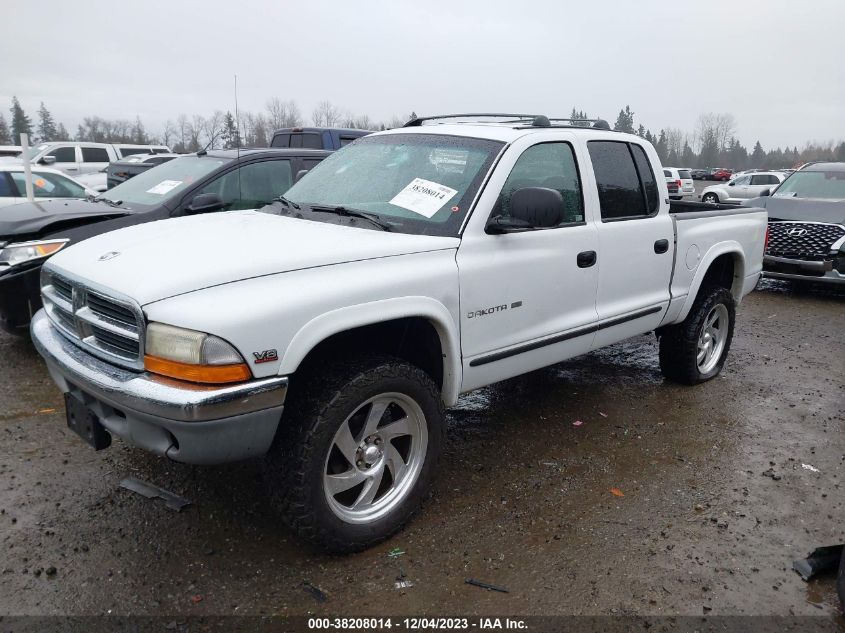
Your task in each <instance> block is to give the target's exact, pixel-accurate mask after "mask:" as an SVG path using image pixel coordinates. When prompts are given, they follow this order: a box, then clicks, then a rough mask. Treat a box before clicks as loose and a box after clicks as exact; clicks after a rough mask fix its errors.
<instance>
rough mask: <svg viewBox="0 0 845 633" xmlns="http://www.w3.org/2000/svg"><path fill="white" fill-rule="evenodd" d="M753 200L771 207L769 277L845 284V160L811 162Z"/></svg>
mask: <svg viewBox="0 0 845 633" xmlns="http://www.w3.org/2000/svg"><path fill="white" fill-rule="evenodd" d="M747 204H748V205H749V206H755V207H763V208H765V209H766V210H767V211H768V212H769V240H768V244H767V246H766V256H765V257H764V259H763V271H764V274H765V275H766V276H767V277H774V278H776V279H786V280H789V281H793V282H822V283H833V284H845V163H811V164H809V165H805V166H804V167H802V168H801V169H800V170H798V171H796V172H794V173H793V174H791V175H790V176H789V177H788V178H787V179H786V180H784V181H783V183H782V184H781V185H780V186H779V187H778V188H777V189H775V191H774V192H773V193H772V195H771V196H768V197H762V198H757V199H755V200H749V201H748V202H747Z"/></svg>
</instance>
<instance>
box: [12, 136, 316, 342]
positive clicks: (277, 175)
mask: <svg viewBox="0 0 845 633" xmlns="http://www.w3.org/2000/svg"><path fill="white" fill-rule="evenodd" d="M328 155H329V152H324V151H321V150H302V149H300V150H291V149H287V150H284V149H282V150H273V149H263V150H245V149H244V150H240V152H237V151H236V150H220V151H208V152H200V153H199V154H194V155H190V156H184V157H182V158H177V159H175V160H172V161H170V162H167V163H164V164H162V165H158V166H156V167H153V168H152V169H150V170H148V171H145V172H143V173H141V174H138V175H137V176H135V177H134V178H132V179H131V180H127V181H126V182H124V183H123V184H120V185H118V186H116V187H114V188H113V189H109V190H108V191H107V192H105V193H103V194H101V195H100V196H99V197H97V198H94V197H93V196H92V197H90V198H88V199H87V200H62V201H58V200H57V201H54V202H45V203H38V204H26V203H25V204H17V205H14V206H12V207H7V208H6V209H4V210H2V212H0V328H2V329H4V330H6V331H8V332H11V333H13V334H24V333H25V332H26V331H27V330H26V328H27V325H28V324H29V321H30V318H31V317H32V315H33V314H34V313H35V311H36V310H38V308H39V307H40V305H41V299H40V295H39V290H38V275H39V272H40V270H41V266H42V264H43V263H44V261H45V260H46V258H47V257H49V256H51V255H52V254H53V253H56V252H58V251H60V250H62V249H64V248H65V247H67V246H69V245H70V244H74V243H76V242H80V241H82V240H85V239H87V238H89V237H91V236H93V235H99V234H100V233H107V232H108V231H112V230H114V229H116V228H120V227H125V226H132V225H135V224H144V223H147V222H152V221H154V220H162V219H164V218H171V217H180V216H185V215H197V214H203V213H210V212H213V211H228V210H233V209H253V208H256V207H260V206H262V205H265V204H269V203H270V202H271V201H272V200H273V199H274V198H276V197H277V196H280V195H282V194H283V193H285V191H287V190H288V188H289V187H290V186H291V185H292V184H293V183H294V182H295V181H296V179H297V178H300V177H302V175H304V173H305V172H307V171H308V170H309V169H311V168H312V167H313V166H314V165H316V164H317V163H319V162H320V161H321V160H323V159H324V158H325V157H326V156H328ZM259 243H260V242H257V243H256V244H259ZM189 247H190V244H189V243H186V248H189ZM218 255H219V256H220V257H221V259H224V260H225V259H228V257H227V255H226V252H225V249H224V250H223V251H220V252H219V253H218Z"/></svg>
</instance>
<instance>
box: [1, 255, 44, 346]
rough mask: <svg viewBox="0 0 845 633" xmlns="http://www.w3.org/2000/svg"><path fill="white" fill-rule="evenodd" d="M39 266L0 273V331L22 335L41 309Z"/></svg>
mask: <svg viewBox="0 0 845 633" xmlns="http://www.w3.org/2000/svg"><path fill="white" fill-rule="evenodd" d="M40 273H41V266H40V265H39V266H34V267H30V268H26V269H24V270H21V271H13V270H7V271H5V273H0V329H3V330H5V331H6V332H9V333H11V334H17V335H24V334H26V332H27V328H28V326H29V322H30V320H31V319H32V315H33V314H35V313H36V312H38V310H40V309H41V286H40V283H39V276H40Z"/></svg>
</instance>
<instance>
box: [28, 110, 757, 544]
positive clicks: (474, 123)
mask: <svg viewBox="0 0 845 633" xmlns="http://www.w3.org/2000/svg"><path fill="white" fill-rule="evenodd" d="M590 124H592V126H591V127H582V126H583V125H584V122H582V121H577V122H573V121H570V120H564V119H552V120H549V119H548V118H546V117H544V116H529V115H459V116H451V117H433V118H428V119H416V120H414V121H411V122H409V124H408V125H406V126H405V127H404V128H401V129H396V130H390V131H387V132H382V133H377V134H372V135H369V136H366V137H363V138H360V139H358V140H356V141H355V143H352V144H350V145H348V146H347V147H345V148H343V149H341V150H340V151H338V152H337V153H335V154H333V155H332V156H330V157H328V158H327V159H326V160H324V161H323V162H322V163H320V164H319V165H317V166H316V167H315V168H314V169H312V170H311V171H310V172H309V173H308V174H307V175H305V176H304V177H303V178H302V179H301V180H299V181H298V182H297V184H295V185H294V186H293V188H291V189H290V190H289V191H288V192H287V193H286V194H285V197H281V198H279V199H278V201H276V202H275V203H273V204H272V205H269V206H267V207H264V208H262V209H260V210H253V211H238V212H230V213H221V214H214V215H208V216H205V217H185V218H179V219H173V220H167V221H163V222H154V223H148V224H144V225H139V226H134V227H131V228H126V229H122V230H119V231H115V232H112V233H108V234H104V235H100V236H97V237H94V238H91V239H88V240H86V241H84V242H81V243H79V244H77V245H74V246H72V247H69V248H66V249H64V250H62V251H61V252H59V253H58V254H56V255H55V256H54V257H52V258H51V259H50V260H49V261H48V262H47V263H46V264H45V266H44V272H43V279H42V295H43V299H44V305H45V308H44V310H42V311H41V312H39V313H38V314H37V315H36V317H35V319H34V320H33V322H32V336H33V340H34V342H35V345H36V347H37V348H38V350H39V351H40V353H41V354H42V355H43V356H44V358H45V359H46V361H47V366H48V368H49V370H50V373H51V374H52V376H53V378H54V379H55V381H56V383H57V384H58V385H59V387H60V388H61V389H62V391H63V392H65V394H66V402H67V408H68V424H69V425H70V426H71V428H73V429H75V430H76V431H77V432H78V433H79V434H80V435H82V436H83V437H84V438H85V439H86V440H87V441H88V442H89V443H91V444H92V445H94V446H95V448H104V447H105V446H108V444H109V442H110V441H111V437H112V436H117V437H119V438H121V439H123V440H124V441H126V442H128V443H130V444H133V445H136V446H139V447H141V448H144V449H146V450H149V451H152V452H154V453H157V454H159V455H164V456H167V457H169V458H171V459H173V460H176V461H182V462H188V463H206V464H208V463H219V462H225V461H232V460H237V459H244V458H247V457H252V456H259V455H266V456H267V464H268V469H269V470H270V472H271V473H272V474H273V476H274V478H275V482H276V483H275V485H273V486H272V487H271V489H270V490H269V492H268V494H270V495H271V496H272V498H273V499H274V501H275V502H276V503H278V504H279V506H280V507H281V508H282V510H283V513H284V516H285V517H286V518H287V520H288V521H289V523H290V524H291V525H292V526H293V527H294V528H295V529H296V530H297V531H298V532H299V533H300V534H301V535H302V536H303V537H305V538H307V539H309V540H311V541H313V542H316V543H318V544H320V545H321V546H323V547H326V548H328V549H331V550H335V551H350V550H354V549H360V548H363V547H367V546H369V545H371V544H373V543H376V542H378V541H380V540H382V539H384V538H386V537H387V536H389V535H390V534H392V533H393V532H395V531H396V530H398V529H399V528H400V527H401V526H402V525H403V524H404V523H405V521H407V520H408V519H409V518H410V516H411V515H412V514H413V512H414V511H415V510H416V508H417V507H418V505H419V503H420V501H421V499H422V498H423V496H424V495H425V494H426V491H427V490H428V488H429V485H430V483H431V481H432V479H433V477H434V474H435V472H436V470H437V461H438V458H439V456H440V453H441V452H442V448H443V441H444V429H445V421H444V419H445V418H444V408H445V407H449V406H452V405H454V404H455V403H456V401H457V399H458V396H459V395H460V394H461V393H465V392H468V391H471V390H473V389H477V388H478V387H482V386H484V385H489V384H491V383H494V382H497V381H500V380H504V379H506V378H510V377H512V376H516V375H519V374H522V373H525V372H529V371H532V370H535V369H537V368H540V367H544V366H547V365H551V364H554V363H558V362H560V361H563V360H565V359H568V358H571V357H573V356H577V355H579V354H584V353H586V352H589V351H590V350H593V349H597V348H600V347H603V346H606V345H610V344H613V343H615V342H617V341H621V340H624V339H626V338H629V337H632V336H636V335H639V334H643V333H646V332H650V331H655V332H656V333H657V334H658V336H659V339H660V358H659V365H660V368H661V370H662V371H663V373H664V375H665V376H666V377H667V378H668V379H670V380H673V381H676V382H680V383H685V384H696V383H700V382H703V381H706V380H709V379H711V378H713V377H714V376H716V375H717V374H718V373H719V371H720V370H721V368H722V365H723V364H724V362H725V358H726V355H727V353H728V349H729V347H730V342H731V337H732V334H733V327H734V318H735V308H736V306H737V305H738V304H739V302H740V301H741V300H742V297H743V296H744V295H746V294H747V293H748V292H750V291H751V290H752V289H753V288H754V286H755V285H756V283H757V280H758V278H759V276H760V271H761V265H762V259H763V249H764V241H765V233H766V213H765V211H763V210H761V209H755V208H737V207H723V206H721V205H706V204H701V203H678V205H675V206H673V207H672V208H671V209H670V205H669V200H668V197H667V189H666V183H665V182H664V179H663V177H662V168H661V165H660V162H659V160H658V157H657V154H656V153H655V150H654V148H653V147H652V146H651V145H650V144H649V143H648V142H646V141H644V140H643V139H641V138H639V137H636V136H633V135H627V134H621V133H617V132H612V131H610V130H609V126H608V125H607V124H606V122H604V121H595V122H588V123H587V125H590ZM167 186H169V185H168V183H162V184H161V187H162V189H165V188H166V187H167Z"/></svg>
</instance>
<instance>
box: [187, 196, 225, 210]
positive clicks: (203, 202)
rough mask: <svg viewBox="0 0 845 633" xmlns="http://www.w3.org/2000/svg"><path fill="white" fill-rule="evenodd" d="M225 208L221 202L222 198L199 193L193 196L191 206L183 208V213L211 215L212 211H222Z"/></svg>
mask: <svg viewBox="0 0 845 633" xmlns="http://www.w3.org/2000/svg"><path fill="white" fill-rule="evenodd" d="M225 206H226V204H225V203H224V202H223V198H221V197H220V196H219V195H218V194H216V193H201V194H199V195H197V196H194V198H193V200H191V204H189V205H188V206H187V207H185V212H186V213H190V214H192V215H194V214H199V213H212V212H214V211H220V210H222V209H223V207H225Z"/></svg>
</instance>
